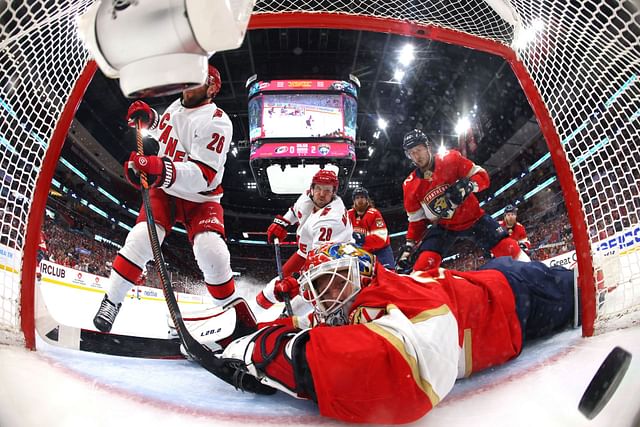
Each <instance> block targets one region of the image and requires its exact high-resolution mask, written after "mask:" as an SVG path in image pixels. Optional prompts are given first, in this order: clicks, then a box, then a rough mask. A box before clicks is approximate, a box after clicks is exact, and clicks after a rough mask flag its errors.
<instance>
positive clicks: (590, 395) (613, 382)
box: [578, 347, 631, 420]
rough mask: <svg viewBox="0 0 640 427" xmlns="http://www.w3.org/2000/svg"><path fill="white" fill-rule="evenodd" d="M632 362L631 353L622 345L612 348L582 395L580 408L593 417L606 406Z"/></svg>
mask: <svg viewBox="0 0 640 427" xmlns="http://www.w3.org/2000/svg"><path fill="white" fill-rule="evenodd" d="M630 363H631V354H630V353H629V352H627V351H626V350H623V349H622V348H620V347H616V348H614V349H613V350H611V353H609V355H608V356H607V358H606V359H604V362H602V365H600V368H599V369H598V372H596V374H595V375H594V376H593V379H592V380H591V382H590V383H589V386H588V387H587V389H586V390H585V392H584V394H583V395H582V399H580V403H579V404H578V410H579V411H580V412H582V414H583V415H584V416H585V417H587V418H588V419H590V420H591V419H593V418H594V417H595V416H596V415H598V414H599V413H600V411H601V410H602V408H604V407H605V405H606V404H607V402H609V399H611V396H613V393H615V391H616V389H617V388H618V386H619V385H620V382H621V381H622V378H623V377H624V374H625V373H626V372H627V369H628V368H629V364H630Z"/></svg>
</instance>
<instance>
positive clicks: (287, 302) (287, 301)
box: [273, 237, 293, 317]
mask: <svg viewBox="0 0 640 427" xmlns="http://www.w3.org/2000/svg"><path fill="white" fill-rule="evenodd" d="M273 247H274V248H275V251H276V267H277V269H278V279H280V280H282V279H284V274H283V273H282V257H281V256H280V239H278V238H277V237H276V238H275V239H273ZM281 296H282V299H283V300H284V308H285V310H286V312H287V316H289V317H291V316H293V308H292V307H291V298H289V295H288V294H282V295H281Z"/></svg>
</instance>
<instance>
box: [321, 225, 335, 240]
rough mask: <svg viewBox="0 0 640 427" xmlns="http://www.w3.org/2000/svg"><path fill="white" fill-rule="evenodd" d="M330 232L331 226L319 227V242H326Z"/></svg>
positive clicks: (329, 237)
mask: <svg viewBox="0 0 640 427" xmlns="http://www.w3.org/2000/svg"><path fill="white" fill-rule="evenodd" d="M332 233H333V229H332V228H331V227H320V237H318V240H319V241H321V242H328V241H329V240H331V234H332Z"/></svg>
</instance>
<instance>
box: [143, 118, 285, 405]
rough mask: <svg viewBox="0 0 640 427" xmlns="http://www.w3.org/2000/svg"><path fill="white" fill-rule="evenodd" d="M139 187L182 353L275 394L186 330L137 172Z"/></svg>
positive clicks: (246, 386)
mask: <svg viewBox="0 0 640 427" xmlns="http://www.w3.org/2000/svg"><path fill="white" fill-rule="evenodd" d="M136 147H137V151H138V154H140V155H144V149H143V143H142V131H141V128H140V121H139V120H136ZM140 184H141V188H140V192H141V194H142V206H143V208H144V212H145V214H146V217H147V220H146V223H147V231H148V232H149V241H150V243H151V250H152V252H153V259H154V261H155V265H156V269H157V270H158V273H159V276H160V283H161V284H162V293H163V294H164V298H165V300H166V302H167V308H168V309H169V314H170V315H171V320H172V321H173V324H174V325H175V327H176V331H177V332H178V336H179V337H180V341H181V342H182V345H183V346H184V349H185V350H186V351H187V353H188V354H189V355H190V356H191V358H192V359H193V360H194V361H195V362H197V363H198V364H200V366H202V367H203V368H205V369H206V370H207V371H209V372H211V373H212V374H213V375H215V376H216V377H218V378H220V379H221V380H223V381H225V382H227V383H229V384H231V385H233V386H234V387H236V388H240V389H241V390H246V391H249V392H253V393H257V394H273V393H275V389H273V388H271V387H268V386H265V385H264V384H262V383H260V382H259V381H258V380H257V379H256V378H255V377H252V376H251V375H244V373H245V372H246V368H245V367H243V366H240V365H239V364H238V363H236V362H234V361H226V360H224V359H220V358H219V357H218V356H216V354H215V353H214V352H213V351H211V350H210V349H209V348H207V347H205V346H203V345H202V344H200V343H199V342H198V341H196V340H195V338H193V336H191V334H190V333H189V331H188V330H187V328H186V326H185V324H184V320H183V319H182V314H181V313H180V307H178V301H177V300H176V297H175V294H174V291H173V286H172V285H171V280H170V279H169V273H168V272H167V266H166V264H165V262H164V257H163V255H162V250H161V249H160V240H159V239H158V233H157V230H156V223H155V220H154V217H153V212H152V211H151V200H150V199H149V185H148V182H147V174H146V173H145V172H142V171H141V172H140Z"/></svg>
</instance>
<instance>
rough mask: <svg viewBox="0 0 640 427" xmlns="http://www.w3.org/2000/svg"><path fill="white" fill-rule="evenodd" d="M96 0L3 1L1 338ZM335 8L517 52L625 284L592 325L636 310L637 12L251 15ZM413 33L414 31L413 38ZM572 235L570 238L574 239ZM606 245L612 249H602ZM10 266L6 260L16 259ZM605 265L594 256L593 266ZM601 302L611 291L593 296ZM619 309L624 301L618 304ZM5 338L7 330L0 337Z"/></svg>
mask: <svg viewBox="0 0 640 427" xmlns="http://www.w3.org/2000/svg"><path fill="white" fill-rule="evenodd" d="M90 3H91V1H89V0H85V1H71V0H68V1H60V0H57V1H54V0H50V1H45V0H42V1H39V0H30V1H27V2H22V1H9V2H7V1H1V0H0V24H1V31H0V155H1V157H2V159H3V163H2V168H1V169H2V172H1V173H2V176H3V180H2V182H1V183H0V188H1V190H2V203H3V212H4V217H3V218H2V241H1V242H0V243H2V245H3V248H5V247H6V248H9V249H12V250H15V251H16V253H15V256H13V257H8V255H7V256H5V257H3V258H2V261H3V262H2V266H3V269H2V270H1V271H0V274H1V275H2V277H0V280H2V283H4V285H2V288H1V289H2V290H1V291H0V301H1V305H0V330H2V331H7V332H9V333H16V332H17V331H18V330H19V326H18V325H19V318H18V309H17V301H18V299H19V293H18V289H17V287H16V286H13V285H11V284H12V283H15V280H13V278H14V277H15V273H13V270H18V269H19V262H18V261H17V260H18V259H20V256H21V249H22V245H23V238H24V234H25V227H26V218H27V213H28V209H29V206H30V201H31V200H32V196H33V188H34V184H35V180H36V177H37V175H38V173H39V170H40V167H41V160H42V158H43V155H44V152H45V150H46V149H47V148H48V143H49V140H50V138H51V134H52V131H53V128H54V126H55V123H56V120H57V118H58V117H59V115H60V112H61V110H62V108H63V106H64V104H65V101H66V99H67V97H68V95H69V93H70V91H71V88H72V86H73V84H74V82H75V81H76V79H77V78H78V76H79V74H80V72H81V70H82V69H83V67H84V65H85V63H86V61H87V52H86V51H85V50H84V49H83V47H82V45H81V43H80V42H79V40H78V39H77V36H76V30H75V23H74V19H75V17H76V16H77V15H79V14H80V13H81V12H82V11H83V10H84V9H85V8H86V6H87V5H88V4H90ZM282 12H328V13H342V14H351V15H360V16H367V17H379V18H386V19H391V20H397V21H409V22H413V23H417V24H430V25H433V26H436V27H443V28H449V29H453V30H456V31H459V32H462V33H467V34H471V35H474V36H478V37H481V38H484V39H487V40H491V41H494V42H498V43H501V44H503V45H505V46H510V47H512V48H514V49H515V50H516V52H517V57H518V59H519V60H520V61H522V63H523V64H524V66H525V68H526V69H527V70H528V73H529V75H530V76H531V78H532V80H533V83H534V85H535V87H536V88H537V90H538V92H539V94H540V95H541V97H542V100H543V102H544V104H545V106H546V108H547V110H548V111H549V113H550V115H551V119H552V121H553V123H554V126H555V130H556V132H557V134H558V135H559V137H560V140H561V142H562V145H563V147H564V152H565V153H566V156H567V158H568V161H569V163H570V164H571V167H572V170H573V173H574V178H575V181H576V182H577V189H578V192H579V194H580V196H581V200H582V204H583V209H584V212H583V214H584V215H585V216H586V223H587V226H588V233H589V235H590V238H591V241H592V243H593V244H594V253H597V254H602V255H603V257H605V254H606V257H607V258H608V261H607V263H612V262H613V263H614V264H616V267H615V268H613V269H612V268H610V267H607V268H606V269H605V271H617V273H615V274H617V275H618V277H622V278H623V279H621V280H623V282H624V283H626V285H625V286H618V287H617V288H616V290H617V291H620V294H621V295H619V296H618V297H616V303H615V304H610V306H611V307H608V305H606V304H600V305H599V308H600V310H599V311H598V319H597V320H596V327H603V326H606V325H607V322H608V320H609V319H612V318H614V317H619V315H620V314H622V313H627V312H628V311H630V310H634V309H637V308H638V305H639V304H640V301H639V299H640V297H639V296H638V294H639V293H640V291H639V289H640V284H639V282H640V272H639V271H638V270H639V269H638V256H637V252H633V250H634V248H636V247H637V246H639V245H640V229H639V224H640V221H638V214H637V212H638V210H639V209H640V196H639V191H638V182H640V166H639V165H640V152H639V150H638V140H639V137H640V124H639V122H640V121H639V120H638V118H639V117H640V95H639V94H640V91H639V90H638V72H640V47H639V44H638V37H639V35H640V29H639V25H640V16H639V12H638V6H637V3H634V2H632V1H613V0H606V1H596V0H585V1H577V0H571V1H550V0H547V1H533V0H518V1H511V2H506V1H503V0H486V1H482V0H470V1H467V0H459V1H411V2H407V1H405V0H387V1H382V2H381V1H378V2H369V1H327V0H325V1H323V0H320V1H304V0H303V1H271V0H260V1H258V3H257V5H256V8H255V13H256V14H274V13H282ZM407 35H410V34H407ZM575 233H576V231H575V230H574V234H575ZM605 249H606V250H605ZM9 258H10V259H9ZM601 259H604V258H602V257H596V262H598V260H601ZM598 292H600V293H601V294H600V296H599V297H598V298H599V299H601V298H606V297H607V296H608V295H609V294H610V292H609V291H608V290H607V287H603V288H600V289H598ZM619 300H621V302H620V303H619V304H618V301H619ZM0 335H1V334H0Z"/></svg>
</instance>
